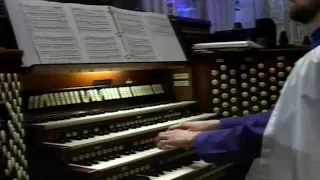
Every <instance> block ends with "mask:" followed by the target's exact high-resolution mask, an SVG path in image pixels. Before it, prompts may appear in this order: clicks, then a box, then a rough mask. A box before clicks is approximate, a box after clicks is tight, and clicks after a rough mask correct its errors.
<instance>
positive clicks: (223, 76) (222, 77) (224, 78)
mask: <svg viewBox="0 0 320 180" xmlns="http://www.w3.org/2000/svg"><path fill="white" fill-rule="evenodd" d="M220 79H221V80H227V79H228V76H227V75H225V74H222V75H221V76H220Z"/></svg>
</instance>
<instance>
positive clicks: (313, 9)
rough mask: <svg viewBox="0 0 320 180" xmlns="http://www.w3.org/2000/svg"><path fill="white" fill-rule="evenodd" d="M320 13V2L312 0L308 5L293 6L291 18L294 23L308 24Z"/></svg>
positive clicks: (290, 11)
mask: <svg viewBox="0 0 320 180" xmlns="http://www.w3.org/2000/svg"><path fill="white" fill-rule="evenodd" d="M319 12H320V1H318V0H310V2H309V3H308V4H306V5H298V4H291V6H290V9H289V14H290V18H291V19H292V20H294V21H297V22H301V23H303V24H308V23H309V22H310V21H312V20H313V19H314V18H315V17H316V15H317V14H318V13H319Z"/></svg>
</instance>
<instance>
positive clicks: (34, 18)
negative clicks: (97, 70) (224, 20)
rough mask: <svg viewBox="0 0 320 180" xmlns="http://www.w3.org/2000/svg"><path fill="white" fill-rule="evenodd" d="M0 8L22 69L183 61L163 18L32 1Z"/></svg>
mask: <svg viewBox="0 0 320 180" xmlns="http://www.w3.org/2000/svg"><path fill="white" fill-rule="evenodd" d="M5 5H6V7H7V10H8V13H9V17H10V20H11V23H12V26H13V29H14V33H15V37H16V40H17V43H18V46H19V48H20V49H22V50H24V52H25V53H24V57H23V63H24V65H27V66H30V65H34V64H65V63H115V62H116V63H119V62H153V61H186V57H185V54H184V52H183V50H182V48H181V45H180V43H179V41H178V39H177V37H176V34H175V32H174V30H173V28H172V26H171V23H170V20H169V19H168V17H167V16H166V15H161V14H155V13H147V12H135V11H128V10H123V9H119V8H115V7H111V6H92V5H81V4H67V3H65V4H64V3H58V2H46V1H32V0H5Z"/></svg>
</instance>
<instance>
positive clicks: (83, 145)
mask: <svg viewBox="0 0 320 180" xmlns="http://www.w3.org/2000/svg"><path fill="white" fill-rule="evenodd" d="M172 94H173V93H172V91H171V90H168V88H166V87H165V86H163V85H162V84H150V85H149V84H143V85H135V84H128V85H122V86H92V87H84V88H67V89H61V90H46V91H42V92H25V93H24V97H25V99H27V102H26V109H27V110H28V113H27V114H28V115H27V121H26V128H27V131H28V137H29V138H28V140H29V143H30V144H36V146H35V147H33V148H31V149H30V153H31V156H37V157H38V158H37V160H34V162H33V167H34V169H35V170H34V171H37V175H35V179H44V178H45V179H55V178H60V179H61V178H62V179H68V178H75V179H79V180H82V179H84V180H86V179H90V180H91V179H93V180H95V179H97V180H108V179H110V180H111V179H112V180H121V179H125V178H129V179H130V178H133V179H134V178H137V177H144V178H149V179H163V178H165V179H167V178H168V179H176V178H180V177H186V175H187V174H192V173H195V172H198V171H203V170H206V169H207V170H209V169H210V168H209V169H208V167H211V169H216V168H219V166H217V167H216V166H214V168H213V165H212V164H207V163H204V162H200V161H199V160H198V159H197V157H196V155H195V152H194V151H193V150H189V151H183V150H178V149H174V150H170V151H163V150H160V149H157V148H156V147H155V145H154V137H156V136H157V134H158V133H159V132H161V131H164V130H166V129H167V128H168V127H169V126H171V125H174V124H178V123H183V122H189V121H199V120H206V119H212V118H214V117H215V116H216V115H215V114H214V113H200V110H199V104H198V103H197V102H196V101H176V100H175V98H174V96H173V95H172ZM167 158H169V159H170V158H171V161H173V160H175V161H177V162H183V163H181V164H179V163H178V164H177V166H176V167H171V168H172V169H167V171H164V170H161V169H159V168H158V169H157V172H158V174H155V173H153V174H150V172H151V167H154V166H160V164H158V163H159V160H160V159H167ZM172 158H173V159H172ZM186 159H188V161H186ZM161 163H162V165H161V166H164V164H163V163H164V162H161ZM167 163H169V162H167ZM171 163H173V162H171ZM41 164H46V165H48V166H49V167H51V168H50V169H51V172H48V171H47V169H48V168H42V167H41ZM58 166H60V167H61V168H57V167H58ZM54 168H55V170H52V169H54ZM137 168H138V169H137ZM39 169H41V170H43V171H42V173H39ZM224 169H228V167H225V168H223V170H224ZM52 171H54V173H53V172H52ZM152 172H153V171H152ZM40 174H41V175H40ZM49 174H50V175H49ZM146 175H147V176H146ZM149 175H150V177H149ZM212 175H214V173H213V174H212ZM161 176H163V177H161Z"/></svg>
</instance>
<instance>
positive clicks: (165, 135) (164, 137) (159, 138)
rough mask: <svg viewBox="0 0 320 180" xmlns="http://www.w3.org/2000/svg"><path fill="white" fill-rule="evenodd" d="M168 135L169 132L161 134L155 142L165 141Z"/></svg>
mask: <svg viewBox="0 0 320 180" xmlns="http://www.w3.org/2000/svg"><path fill="white" fill-rule="evenodd" d="M169 135H170V133H169V132H161V133H159V134H158V136H157V137H156V138H155V142H156V143H157V142H159V141H161V140H167V139H169Z"/></svg>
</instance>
